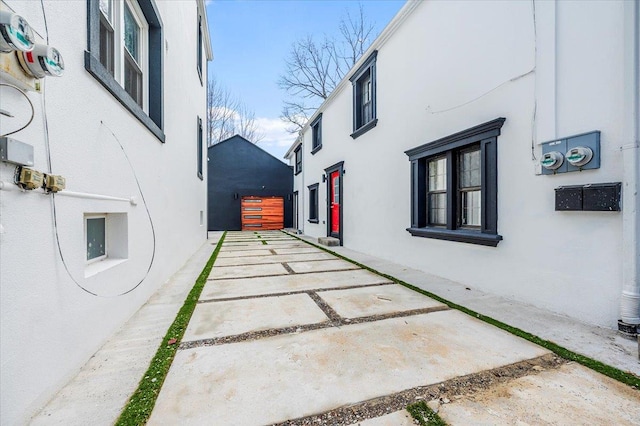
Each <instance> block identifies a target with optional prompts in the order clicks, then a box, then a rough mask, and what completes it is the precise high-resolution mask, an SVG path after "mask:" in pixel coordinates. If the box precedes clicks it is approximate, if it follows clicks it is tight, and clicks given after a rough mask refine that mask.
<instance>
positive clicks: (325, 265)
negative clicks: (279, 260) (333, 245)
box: [288, 258, 360, 274]
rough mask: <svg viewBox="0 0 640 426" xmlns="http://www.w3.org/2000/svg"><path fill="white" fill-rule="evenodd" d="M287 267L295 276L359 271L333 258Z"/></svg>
mask: <svg viewBox="0 0 640 426" xmlns="http://www.w3.org/2000/svg"><path fill="white" fill-rule="evenodd" d="M288 265H289V267H290V268H291V269H292V270H293V271H294V272H295V273H297V274H304V273H309V272H324V271H344V270H347V269H360V268H359V267H358V266H356V265H354V264H353V263H351V262H346V261H344V260H341V259H335V258H334V259H333V260H323V261H318V262H291V263H288Z"/></svg>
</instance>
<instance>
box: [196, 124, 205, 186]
mask: <svg viewBox="0 0 640 426" xmlns="http://www.w3.org/2000/svg"><path fill="white" fill-rule="evenodd" d="M197 143H198V146H197V147H196V152H197V153H198V166H197V167H198V177H199V178H200V180H203V179H204V176H203V174H202V157H203V153H202V150H203V147H202V119H201V118H200V117H198V140H197Z"/></svg>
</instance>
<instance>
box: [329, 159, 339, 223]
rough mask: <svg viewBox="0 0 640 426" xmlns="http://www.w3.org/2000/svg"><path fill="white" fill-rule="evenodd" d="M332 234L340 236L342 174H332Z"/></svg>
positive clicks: (337, 172) (336, 172)
mask: <svg viewBox="0 0 640 426" xmlns="http://www.w3.org/2000/svg"><path fill="white" fill-rule="evenodd" d="M330 179H331V234H335V235H336V236H337V235H339V234H340V172H339V171H337V170H336V171H335V172H333V173H331V178H330Z"/></svg>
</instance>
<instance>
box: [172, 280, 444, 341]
mask: <svg viewBox="0 0 640 426" xmlns="http://www.w3.org/2000/svg"><path fill="white" fill-rule="evenodd" d="M311 293H312V292H310V293H308V294H309V296H310V297H311V298H312V299H313V300H314V301H316V299H315V298H314V297H313V296H312V295H311ZM320 300H321V299H320ZM316 303H318V301H316ZM320 303H322V304H323V305H324V307H326V308H327V310H325V308H324V307H323V306H321V305H320V304H318V306H320V308H321V309H322V310H323V311H324V312H325V314H326V315H327V316H329V318H330V320H329V321H324V322H320V323H315V324H304V325H294V326H291V327H283V328H272V329H269V330H260V331H250V332H247V333H242V334H236V335H233V336H223V337H214V338H212V339H201V340H193V341H190V342H182V343H180V346H179V348H178V349H193V348H200V347H204V346H217V345H225V344H228V343H238V342H246V341H249V340H257V339H264V338H265V337H272V336H278V335H281V334H294V333H302V332H305V331H311V330H319V329H324V328H330V327H344V326H349V325H353V324H361V323H364V322H374V321H381V320H385V319H389V318H400V317H409V316H413V315H421V314H428V313H431V312H438V311H446V310H449V308H448V307H446V306H437V307H433V308H424V309H414V310H411V311H404V312H392V313H389V314H383V315H372V316H368V317H361V318H353V319H348V318H342V317H340V316H339V315H338V314H337V313H335V311H334V312H333V313H332V314H330V313H329V312H328V310H329V309H330V310H331V311H333V309H331V308H330V307H329V305H326V303H325V302H324V301H323V300H322V301H321V302H320Z"/></svg>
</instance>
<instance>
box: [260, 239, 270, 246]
mask: <svg viewBox="0 0 640 426" xmlns="http://www.w3.org/2000/svg"><path fill="white" fill-rule="evenodd" d="M261 241H262V244H264V245H265V246H266V245H268V244H269V243H268V242H266V241H265V240H261Z"/></svg>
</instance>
